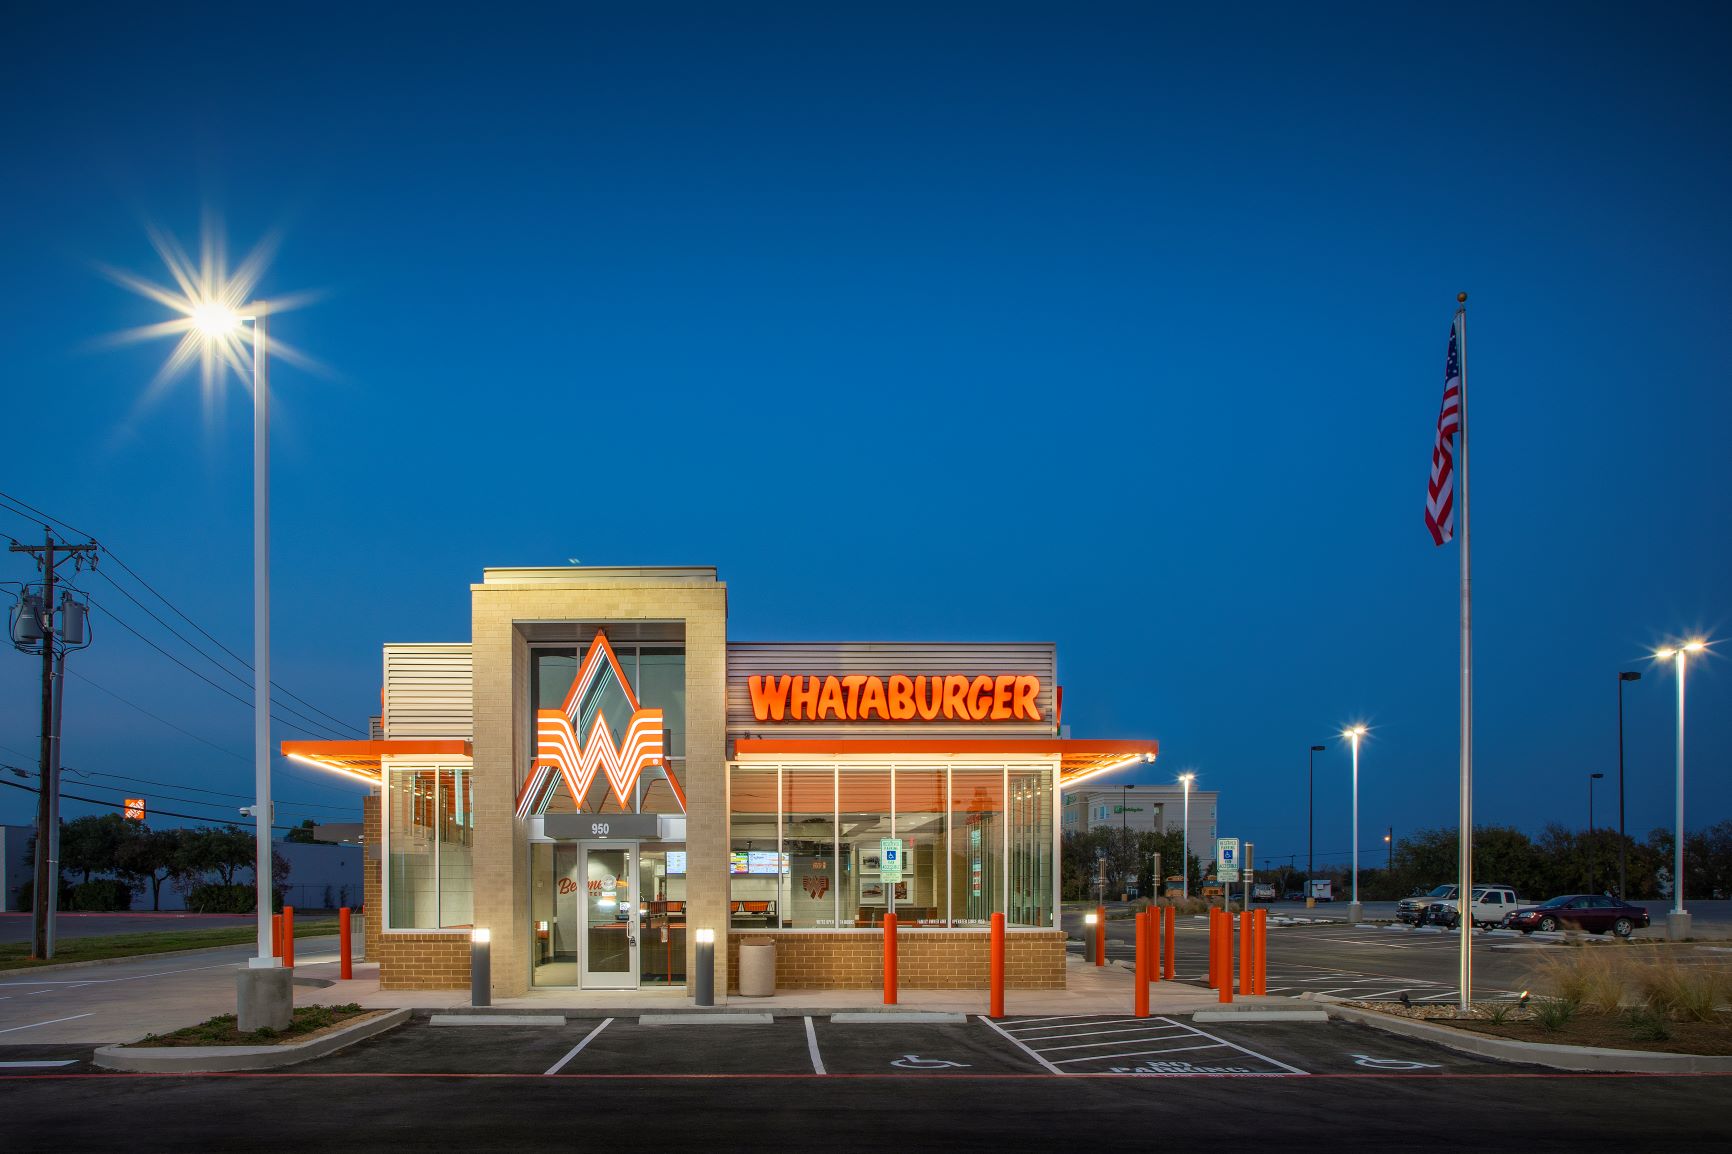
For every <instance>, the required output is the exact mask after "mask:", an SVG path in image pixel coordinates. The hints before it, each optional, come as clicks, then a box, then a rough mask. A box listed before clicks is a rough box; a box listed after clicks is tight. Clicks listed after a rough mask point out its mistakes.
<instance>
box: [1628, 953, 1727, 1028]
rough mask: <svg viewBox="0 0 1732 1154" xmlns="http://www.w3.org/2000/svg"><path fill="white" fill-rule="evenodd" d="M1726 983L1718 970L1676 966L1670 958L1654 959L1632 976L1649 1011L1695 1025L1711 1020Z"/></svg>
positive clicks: (1721, 969) (1676, 963) (1725, 973)
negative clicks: (1634, 976) (1694, 1023)
mask: <svg viewBox="0 0 1732 1154" xmlns="http://www.w3.org/2000/svg"><path fill="white" fill-rule="evenodd" d="M1726 980H1727V972H1726V970H1725V969H1724V968H1722V967H1714V966H1689V965H1680V964H1679V963H1678V961H1677V959H1676V958H1674V957H1671V956H1659V957H1655V958H1654V959H1653V960H1652V961H1650V962H1648V963H1647V964H1646V965H1644V966H1642V967H1641V969H1640V970H1638V971H1637V974H1636V981H1637V983H1638V985H1639V987H1640V989H1641V991H1642V1002H1643V1004H1644V1005H1646V1006H1647V1007H1648V1009H1649V1010H1651V1011H1653V1012H1655V1013H1657V1014H1664V1015H1670V1016H1671V1017H1674V1018H1680V1019H1683V1020H1685V1021H1695V1022H1711V1021H1713V1020H1714V1017H1715V1014H1714V1007H1715V1004H1716V1003H1717V1002H1718V1001H1719V997H1720V989H1721V987H1722V985H1724V984H1725V983H1726Z"/></svg>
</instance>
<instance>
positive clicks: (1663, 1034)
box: [1624, 1006, 1672, 1042]
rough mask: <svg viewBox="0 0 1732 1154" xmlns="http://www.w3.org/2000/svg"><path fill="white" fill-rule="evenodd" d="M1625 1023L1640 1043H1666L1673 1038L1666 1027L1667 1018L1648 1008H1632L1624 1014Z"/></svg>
mask: <svg viewBox="0 0 1732 1154" xmlns="http://www.w3.org/2000/svg"><path fill="white" fill-rule="evenodd" d="M1624 1021H1625V1023H1626V1024H1628V1025H1629V1027H1630V1034H1631V1036H1632V1037H1634V1038H1635V1039H1636V1040H1637V1041H1638V1042H1664V1041H1666V1040H1667V1039H1668V1038H1670V1037H1671V1036H1672V1031H1671V1030H1670V1029H1669V1028H1668V1027H1667V1025H1666V1016H1665V1015H1664V1014H1659V1013H1655V1012H1654V1011H1653V1010H1651V1009H1649V1008H1648V1007H1646V1006H1631V1007H1630V1008H1629V1009H1628V1010H1626V1011H1625V1012H1624Z"/></svg>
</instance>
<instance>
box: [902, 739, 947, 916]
mask: <svg viewBox="0 0 1732 1154" xmlns="http://www.w3.org/2000/svg"><path fill="white" fill-rule="evenodd" d="M948 777H949V774H948V773H947V772H946V770H945V769H944V767H943V766H937V767H926V768H919V769H915V768H909V767H907V766H897V767H896V823H895V825H896V829H895V832H894V834H892V836H893V837H895V838H897V839H898V840H900V841H901V842H902V878H903V883H904V884H903V885H902V886H899V887H897V891H896V893H895V895H894V896H895V906H896V917H897V920H898V921H899V922H900V923H901V924H903V925H922V926H942V925H944V924H945V923H946V921H947V919H948V918H949V913H948V910H947V907H948V905H949V897H950V892H949V887H948V885H947V883H946V880H945V879H946V875H948V874H949V872H950V871H949V868H948V867H949V854H948V853H947V852H946V850H945V845H944V815H945V809H946V806H945V800H944V799H945V787H946V780H947V778H948Z"/></svg>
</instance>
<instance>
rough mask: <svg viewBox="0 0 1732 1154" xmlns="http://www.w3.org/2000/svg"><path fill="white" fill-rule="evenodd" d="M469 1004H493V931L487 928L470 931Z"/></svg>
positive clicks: (474, 927)
mask: <svg viewBox="0 0 1732 1154" xmlns="http://www.w3.org/2000/svg"><path fill="white" fill-rule="evenodd" d="M469 1004H470V1005H471V1006H490V1005H492V1004H493V931H492V930H490V929H488V928H487V927H486V926H473V927H471V928H470V930H469Z"/></svg>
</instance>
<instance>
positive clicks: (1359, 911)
mask: <svg viewBox="0 0 1732 1154" xmlns="http://www.w3.org/2000/svg"><path fill="white" fill-rule="evenodd" d="M1364 920H1365V907H1364V906H1363V905H1361V904H1359V903H1358V902H1348V903H1347V924H1348V925H1354V926H1356V925H1358V924H1359V923H1360V922H1362V921H1364Z"/></svg>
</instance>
